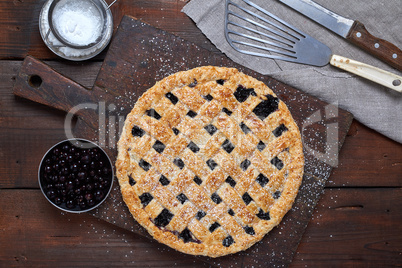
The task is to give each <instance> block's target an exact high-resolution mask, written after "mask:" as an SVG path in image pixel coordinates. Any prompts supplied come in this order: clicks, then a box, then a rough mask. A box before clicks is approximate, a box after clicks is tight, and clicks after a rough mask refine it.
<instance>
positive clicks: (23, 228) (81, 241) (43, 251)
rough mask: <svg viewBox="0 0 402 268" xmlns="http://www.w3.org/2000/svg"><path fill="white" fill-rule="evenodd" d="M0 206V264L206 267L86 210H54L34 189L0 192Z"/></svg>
mask: <svg viewBox="0 0 402 268" xmlns="http://www.w3.org/2000/svg"><path fill="white" fill-rule="evenodd" d="M0 204H2V207H1V210H0V263H1V266H2V267H16V266H25V267H106V266H107V267H111V266H112V267H116V266H130V267H131V266H132V267H194V265H195V266H197V267H206V266H204V265H203V264H202V262H194V261H195V260H194V259H192V258H186V257H185V256H184V254H181V253H178V252H175V251H173V250H171V249H169V248H168V247H165V246H163V245H160V244H158V243H155V242H150V241H149V240H148V239H146V238H142V237H140V236H137V235H135V234H133V233H130V232H128V231H125V230H123V229H121V228H117V227H116V226H114V225H111V224H108V223H106V222H104V221H102V220H99V219H96V218H94V217H92V216H90V215H88V214H69V213H67V214H66V213H63V212H60V211H59V210H58V209H56V208H55V207H54V206H52V205H51V204H50V203H49V202H48V201H47V200H46V199H45V198H44V197H43V195H42V193H41V192H40V191H39V190H4V189H3V190H0ZM155 256H158V257H157V258H155Z"/></svg>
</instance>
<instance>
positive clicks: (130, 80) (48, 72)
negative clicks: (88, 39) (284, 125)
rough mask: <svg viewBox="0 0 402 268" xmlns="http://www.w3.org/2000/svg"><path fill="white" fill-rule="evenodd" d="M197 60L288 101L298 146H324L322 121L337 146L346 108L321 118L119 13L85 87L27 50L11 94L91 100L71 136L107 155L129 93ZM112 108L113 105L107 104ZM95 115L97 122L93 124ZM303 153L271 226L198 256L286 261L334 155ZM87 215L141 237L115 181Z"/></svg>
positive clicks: (322, 112)
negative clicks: (258, 237) (292, 196)
mask: <svg viewBox="0 0 402 268" xmlns="http://www.w3.org/2000/svg"><path fill="white" fill-rule="evenodd" d="M202 65H217V66H228V67H237V68H239V69H240V70H242V71H244V72H245V73H247V74H249V75H252V76H254V77H256V78H257V79H260V80H262V81H264V82H265V83H266V84H267V85H268V86H270V87H271V88H272V89H273V90H274V91H275V92H276V93H277V95H278V96H279V97H280V98H281V99H282V100H283V101H284V102H285V103H286V104H287V105H288V107H289V109H290V111H291V112H292V114H293V116H294V118H295V120H296V122H297V123H298V125H299V127H300V129H301V132H302V136H303V139H304V145H305V148H313V149H314V151H320V152H325V151H326V149H327V146H326V145H327V143H328V142H327V132H328V131H327V127H329V126H330V125H332V126H333V125H334V124H335V125H336V127H337V132H336V134H337V135H336V143H335V144H332V146H335V147H336V148H335V152H338V150H339V149H340V147H341V146H342V144H343V141H344V138H345V136H346V134H347V132H348V129H349V126H350V123H351V120H352V115H351V114H350V113H347V112H346V111H343V110H341V109H336V113H335V115H333V114H331V116H329V117H328V115H329V114H328V113H327V111H328V109H329V108H330V106H328V104H327V103H325V102H322V101H320V100H318V99H317V98H314V97H312V96H310V95H308V94H305V93H303V92H300V91H298V90H296V89H294V88H292V87H290V86H287V85H285V84H283V83H281V82H278V81H276V80H274V79H272V78H270V77H268V76H262V75H260V74H257V73H255V72H253V71H250V70H247V69H245V68H243V67H241V66H239V65H237V64H234V63H233V62H231V61H230V60H229V59H227V58H225V57H223V56H222V55H221V54H214V53H211V52H210V51H208V50H205V49H202V48H199V47H198V46H196V45H194V44H192V43H189V42H187V41H185V40H183V39H181V38H178V37H176V36H173V35H171V34H169V33H167V32H164V31H162V30H158V29H156V28H154V27H152V26H149V25H147V24H145V23H143V22H140V21H138V20H135V19H134V18H131V17H127V16H126V17H124V18H123V20H122V22H121V24H120V26H119V29H118V31H117V33H116V35H115V36H114V38H113V41H112V44H111V45H110V48H109V50H108V52H107V55H106V58H105V60H104V63H103V65H102V67H101V70H100V72H99V75H98V77H97V79H96V81H95V85H94V87H93V88H92V89H90V90H89V89H86V88H84V87H83V86H81V85H79V84H78V83H76V82H74V81H71V80H70V79H67V78H65V77H63V76H62V75H60V74H59V73H57V72H56V71H55V70H53V69H52V68H50V67H48V66H47V65H45V64H43V63H42V62H40V61H38V60H36V59H34V58H31V57H28V58H26V60H25V61H24V64H23V66H22V67H21V70H20V73H19V75H18V77H17V78H16V83H15V87H14V94H16V95H18V96H21V97H24V98H28V99H31V100H33V101H36V102H40V103H42V104H45V105H48V106H51V107H55V108H57V109H60V110H63V111H69V110H70V109H71V108H72V107H74V106H76V105H82V104H83V103H86V104H87V106H89V107H92V106H94V108H89V109H80V110H78V111H77V113H76V115H77V116H78V119H77V122H76V125H75V129H74V133H75V136H76V137H82V138H88V139H92V140H95V141H98V142H99V143H100V145H102V146H103V147H104V148H105V149H106V150H107V152H108V154H109V156H111V158H112V159H114V158H115V155H116V142H117V139H118V129H119V125H118V124H116V125H115V127H110V123H113V122H119V121H121V122H122V121H123V120H124V116H125V115H126V114H127V113H128V112H129V111H130V110H131V108H132V106H133V105H134V103H135V101H136V100H137V98H138V97H139V96H140V95H141V94H142V93H143V92H144V91H145V90H146V89H147V88H149V87H150V86H152V85H153V84H154V83H155V82H156V81H157V80H160V79H161V78H163V77H164V76H166V75H168V74H171V73H174V72H177V71H180V70H186V69H190V68H193V67H197V66H202ZM35 76H39V77H41V81H40V82H41V83H37V79H36V80H35V79H32V77H35ZM84 106H85V105H84ZM101 107H104V108H105V110H104V114H103V117H101V118H100V117H99V114H98V110H96V108H101ZM114 107H115V108H116V109H112V108H114ZM312 115H318V116H319V117H320V118H321V119H320V120H318V121H317V122H316V123H314V124H306V119H307V118H308V117H310V116H312ZM326 115H327V117H326ZM103 120H104V123H101V124H100V125H98V122H102V121H103ZM103 126H107V128H106V129H105V128H104V127H103ZM305 157H306V167H305V176H304V180H303V184H302V187H301V190H300V193H299V195H298V197H297V200H296V202H295V205H294V207H293V209H292V211H291V212H289V213H288V214H287V215H286V217H285V219H284V221H283V222H282V223H281V225H280V226H279V227H278V228H276V229H274V230H273V231H272V232H270V234H269V235H268V236H266V237H265V238H264V239H263V241H262V242H261V243H258V244H257V245H255V246H253V247H252V248H251V249H249V250H248V251H246V252H242V253H238V254H235V255H233V256H228V257H222V258H218V259H216V260H211V259H209V258H200V260H202V261H204V262H207V263H209V264H211V265H218V264H219V265H232V266H235V267H236V266H238V267H241V266H242V265H243V264H245V263H247V264H253V265H254V266H265V265H267V264H272V265H288V264H289V263H290V262H291V260H292V257H293V255H294V252H295V250H296V248H297V245H298V243H299V241H300V239H301V237H302V234H303V231H304V229H305V227H306V226H307V224H308V222H309V220H310V218H311V214H312V211H313V209H314V207H315V204H316V202H317V201H318V200H319V197H320V194H321V192H322V189H323V187H324V185H325V182H326V180H327V179H328V177H329V175H330V173H331V170H332V166H331V165H329V164H328V163H325V162H327V160H331V158H334V157H336V155H333V156H330V157H327V158H322V159H321V160H322V161H321V160H318V159H316V158H315V157H314V156H313V155H312V154H311V150H305ZM94 215H95V216H97V217H100V218H102V219H104V220H105V221H108V222H110V223H112V224H115V225H117V226H119V227H122V228H125V229H128V230H130V231H132V232H134V233H137V234H141V235H144V236H148V235H147V234H146V233H145V232H144V230H143V229H142V228H141V227H139V226H138V224H136V223H135V221H134V220H132V219H131V216H130V215H129V214H128V212H127V209H126V207H125V205H124V204H123V203H122V201H121V196H120V194H119V189H118V187H117V184H116V185H115V187H114V189H113V191H112V194H111V196H110V198H108V200H107V202H105V203H104V204H103V205H102V206H101V207H100V208H99V209H98V210H97V212H96V213H95V214H94ZM122 215H124V216H122Z"/></svg>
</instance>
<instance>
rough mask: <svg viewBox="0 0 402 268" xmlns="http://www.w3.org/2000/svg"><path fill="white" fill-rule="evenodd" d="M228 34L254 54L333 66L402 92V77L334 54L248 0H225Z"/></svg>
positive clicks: (237, 46) (231, 41)
mask: <svg viewBox="0 0 402 268" xmlns="http://www.w3.org/2000/svg"><path fill="white" fill-rule="evenodd" d="M225 36H226V39H227V41H228V43H229V44H230V46H231V47H232V48H234V49H235V50H236V51H238V52H240V53H244V54H248V55H251V56H257V57H264V58H270V59H276V60H284V61H289V62H295V63H302V64H308V65H314V66H324V65H327V64H328V63H330V64H331V65H333V66H335V67H338V68H341V69H343V70H346V71H349V72H351V73H354V74H356V75H359V76H361V77H364V78H366V79H368V80H371V81H373V82H376V83H378V84H380V85H383V86H386V87H388V88H390V89H393V90H396V91H398V92H402V85H401V83H402V77H401V76H398V75H395V74H392V73H390V72H387V71H384V70H381V69H379V68H376V67H373V66H371V65H368V64H364V63H361V62H358V61H354V60H351V59H348V58H345V57H342V56H338V55H333V54H332V51H331V49H330V48H329V47H328V46H326V45H324V44H323V43H321V42H319V41H318V40H316V39H314V38H313V37H311V36H309V35H307V34H305V33H303V32H301V31H300V30H298V29H297V28H295V27H293V26H292V25H290V24H289V23H287V22H285V21H284V20H282V19H280V18H278V17H277V16H275V15H273V14H272V13H270V12H268V11H267V10H265V9H263V8H261V7H260V6H258V5H256V4H255V3H253V2H251V1H249V0H237V1H236V2H235V1H232V0H226V6H225Z"/></svg>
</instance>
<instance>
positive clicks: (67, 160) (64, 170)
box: [39, 127, 143, 211]
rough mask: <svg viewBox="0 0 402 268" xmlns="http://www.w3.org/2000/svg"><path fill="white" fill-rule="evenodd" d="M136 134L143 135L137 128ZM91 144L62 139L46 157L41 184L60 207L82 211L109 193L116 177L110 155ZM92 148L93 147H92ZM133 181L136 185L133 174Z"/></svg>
mask: <svg viewBox="0 0 402 268" xmlns="http://www.w3.org/2000/svg"><path fill="white" fill-rule="evenodd" d="M133 129H134V130H133V132H134V134H136V135H137V136H140V135H141V134H143V133H142V132H141V131H140V129H139V128H136V127H134V128H133ZM91 146H92V144H91V143H89V142H87V141H84V140H79V141H72V142H70V141H66V142H62V143H60V144H59V145H57V146H56V147H54V148H53V149H52V150H51V151H49V152H48V153H47V154H46V156H45V157H44V159H43V164H42V165H41V168H40V171H39V174H40V183H41V187H42V189H43V192H44V193H45V195H46V196H47V198H48V199H49V200H50V201H51V202H52V203H54V204H55V205H57V206H58V207H60V208H62V209H66V210H70V211H81V210H86V209H90V208H92V207H94V206H95V205H97V204H99V203H100V202H101V201H102V200H103V199H104V198H105V196H107V194H108V192H109V189H110V185H111V183H112V179H113V172H112V167H111V166H110V164H109V163H110V162H109V159H108V157H107V156H106V154H105V153H104V152H103V151H102V150H100V149H99V148H97V147H94V146H92V147H91ZM88 147H90V148H88ZM129 183H130V184H131V185H134V184H135V181H134V179H133V178H131V177H129Z"/></svg>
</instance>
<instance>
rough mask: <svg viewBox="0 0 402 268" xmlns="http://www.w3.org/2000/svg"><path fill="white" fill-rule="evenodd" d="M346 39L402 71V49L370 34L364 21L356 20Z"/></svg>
mask: <svg viewBox="0 0 402 268" xmlns="http://www.w3.org/2000/svg"><path fill="white" fill-rule="evenodd" d="M346 39H347V40H349V41H350V42H351V43H353V44H354V45H356V46H358V47H360V48H362V49H364V50H365V51H367V52H368V53H370V54H371V55H373V56H375V57H377V58H379V59H380V60H382V61H383V62H385V63H387V64H389V65H390V66H392V67H394V68H396V69H397V70H399V71H402V50H401V49H400V48H398V47H397V46H395V45H394V44H392V43H390V42H388V41H386V40H384V39H381V38H378V37H375V36H373V35H372V34H370V33H369V31H367V29H366V27H365V26H364V25H363V23H361V22H359V21H355V22H354V24H353V26H352V28H351V29H350V32H349V33H348V35H347V36H346Z"/></svg>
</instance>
